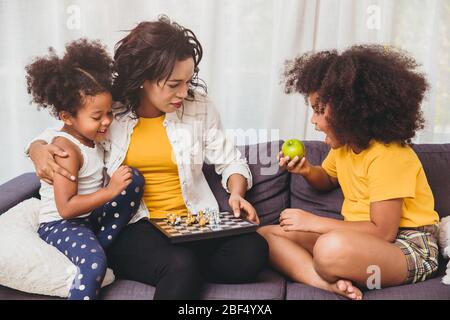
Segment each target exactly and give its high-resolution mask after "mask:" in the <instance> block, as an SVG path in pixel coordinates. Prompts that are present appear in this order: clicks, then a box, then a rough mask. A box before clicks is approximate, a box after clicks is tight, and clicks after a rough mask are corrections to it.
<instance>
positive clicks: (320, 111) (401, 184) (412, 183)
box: [259, 46, 439, 300]
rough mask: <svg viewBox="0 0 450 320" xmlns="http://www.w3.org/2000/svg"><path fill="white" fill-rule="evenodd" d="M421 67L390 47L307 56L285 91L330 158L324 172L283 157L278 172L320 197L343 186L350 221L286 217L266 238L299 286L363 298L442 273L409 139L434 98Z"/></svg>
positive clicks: (426, 194)
mask: <svg viewBox="0 0 450 320" xmlns="http://www.w3.org/2000/svg"><path fill="white" fill-rule="evenodd" d="M416 66H417V64H416V63H415V62H414V60H413V59H411V58H410V57H408V56H406V55H405V54H404V53H402V52H398V51H395V50H389V51H386V50H385V48H384V47H383V46H354V47H351V48H349V49H348V50H346V51H344V52H343V53H340V54H339V53H338V52H337V51H335V50H333V51H322V52H318V53H310V54H305V55H302V56H300V57H298V58H296V59H294V60H293V61H292V62H291V63H288V65H287V69H286V72H285V76H286V92H287V93H290V92H292V91H296V92H299V93H301V94H303V95H304V96H305V98H307V102H309V103H310V105H311V106H312V109H313V111H314V114H313V116H312V118H311V122H312V123H313V124H314V126H315V128H316V130H319V131H322V132H324V133H325V134H326V137H325V143H326V144H327V145H329V146H330V147H331V150H330V152H329V154H328V156H327V157H326V159H325V160H324V161H323V163H322V166H313V165H311V164H310V163H309V162H308V160H307V159H306V158H303V159H298V157H296V158H294V159H289V158H288V157H284V155H283V154H282V153H280V158H279V161H280V166H281V167H286V168H287V170H288V171H289V172H291V173H294V174H299V175H301V176H303V177H304V178H305V179H306V181H308V183H309V184H310V185H311V186H312V187H314V188H316V189H318V190H322V191H327V190H331V189H333V188H336V187H338V186H340V187H341V188H342V192H343V194H344V204H343V206H342V215H343V216H344V221H339V220H335V219H330V218H324V217H320V216H317V215H314V214H312V213H309V212H306V211H304V210H302V209H286V210H284V211H283V212H282V213H281V215H280V224H279V225H273V226H266V227H262V228H261V229H259V232H260V234H262V235H263V236H264V237H265V238H266V240H267V241H268V243H269V248H270V260H271V263H272V265H273V266H274V267H276V268H277V269H279V270H280V271H281V272H283V273H285V274H286V275H288V276H289V277H290V278H291V279H293V280H294V281H297V282H302V283H306V284H309V285H312V286H315V287H318V288H322V289H325V290H328V291H332V292H335V293H338V294H340V295H343V296H345V297H347V298H350V299H358V300H359V299H362V296H363V294H362V291H361V290H360V288H362V287H367V288H374V287H377V285H378V287H380V286H381V287H387V286H395V285H400V284H404V283H414V282H418V281H424V280H426V279H428V278H430V277H432V276H433V275H434V274H435V273H436V271H437V268H438V260H437V259H438V255H439V253H438V247H437V238H436V236H437V235H436V232H437V224H438V222H439V216H438V214H437V213H436V211H434V198H433V194H432V192H431V188H430V186H429V185H428V182H427V178H426V176H425V172H424V170H423V167H422V164H421V163H420V160H419V159H418V157H417V155H416V154H415V153H414V151H413V150H412V149H411V147H410V143H411V138H413V137H414V135H415V132H416V131H417V130H418V129H421V128H422V127H423V123H424V120H423V117H422V113H421V111H420V105H421V102H422V99H423V96H424V93H425V91H426V89H427V83H426V80H425V79H424V77H423V76H422V75H421V74H420V73H418V72H417V71H415V68H416Z"/></svg>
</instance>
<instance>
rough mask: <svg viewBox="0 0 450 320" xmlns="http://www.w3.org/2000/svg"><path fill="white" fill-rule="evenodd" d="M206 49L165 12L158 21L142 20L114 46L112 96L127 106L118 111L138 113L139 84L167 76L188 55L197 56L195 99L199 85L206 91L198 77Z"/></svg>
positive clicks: (191, 92) (191, 91)
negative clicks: (123, 109)
mask: <svg viewBox="0 0 450 320" xmlns="http://www.w3.org/2000/svg"><path fill="white" fill-rule="evenodd" d="M202 56H203V49H202V46H201V44H200V42H199V41H198V40H197V37H196V36H195V34H194V33H193V32H192V31H191V30H189V29H186V28H184V27H182V26H180V25H179V24H177V23H176V22H172V21H170V19H169V18H168V17H167V16H166V15H161V16H159V18H158V20H157V21H145V22H141V23H139V24H138V25H137V26H136V27H135V28H134V29H133V30H131V32H130V33H129V34H128V35H127V36H126V37H125V38H123V39H122V40H120V41H119V42H118V43H117V44H116V46H115V53H114V71H115V72H114V84H113V97H114V100H115V101H120V102H121V103H122V105H123V106H124V107H125V108H126V110H125V111H123V112H120V113H119V114H118V115H122V114H125V113H127V112H128V111H132V112H133V114H134V115H135V116H136V109H137V107H138V106H139V87H140V86H141V85H142V84H143V83H144V81H145V80H151V81H153V80H156V81H162V80H166V79H167V78H168V77H169V76H170V75H171V73H172V71H173V68H174V66H175V63H176V62H177V61H182V60H185V59H188V58H193V60H194V67H195V70H194V76H193V78H192V81H191V83H190V88H189V90H188V99H191V100H192V99H194V89H195V88H197V87H200V88H202V89H203V90H204V91H205V92H206V91H207V88H206V85H205V84H204V83H203V81H202V80H200V79H199V78H198V72H199V68H198V65H199V63H200V61H201V60H202Z"/></svg>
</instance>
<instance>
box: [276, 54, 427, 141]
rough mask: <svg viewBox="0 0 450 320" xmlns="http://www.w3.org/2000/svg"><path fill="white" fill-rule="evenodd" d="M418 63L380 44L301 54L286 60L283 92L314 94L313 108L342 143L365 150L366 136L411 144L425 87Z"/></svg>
mask: <svg viewBox="0 0 450 320" xmlns="http://www.w3.org/2000/svg"><path fill="white" fill-rule="evenodd" d="M417 67H418V64H417V63H416V62H415V60H414V59H413V58H411V57H410V56H408V55H407V54H406V53H405V52H403V51H401V50H398V49H394V48H392V47H390V48H385V47H384V46H381V45H360V46H352V47H350V48H349V49H347V50H345V51H344V52H342V53H341V54H339V53H338V52H337V51H336V50H330V51H321V52H317V53H306V54H304V55H302V56H299V57H297V58H295V59H293V60H290V61H287V62H286V69H285V73H284V84H285V91H286V93H291V92H293V91H294V92H298V93H301V94H303V95H304V96H305V101H306V103H308V100H307V98H308V96H309V95H310V94H312V93H317V94H318V103H317V105H315V106H313V109H314V110H315V112H318V113H323V112H324V109H325V106H326V105H328V106H330V114H331V115H330V116H329V117H328V118H327V120H328V122H329V124H330V126H331V129H332V130H333V132H334V134H335V136H336V138H337V139H338V140H339V142H340V143H341V144H343V145H349V146H356V147H358V148H360V149H366V148H367V147H368V146H369V142H370V140H371V139H375V140H377V141H379V142H382V143H385V144H388V143H391V142H398V143H400V144H402V145H405V144H411V139H412V138H413V137H414V136H415V133H416V131H417V130H419V129H422V128H423V126H424V125H423V124H424V118H423V114H422V111H421V110H420V107H421V102H422V100H423V97H424V94H425V92H426V91H427V89H428V84H427V81H426V79H425V77H424V76H423V75H422V74H421V73H420V72H418V71H417V70H416V68H417Z"/></svg>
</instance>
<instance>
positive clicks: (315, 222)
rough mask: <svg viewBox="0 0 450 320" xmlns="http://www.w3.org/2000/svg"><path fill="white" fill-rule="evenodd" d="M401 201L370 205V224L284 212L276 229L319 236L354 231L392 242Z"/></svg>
mask: <svg viewBox="0 0 450 320" xmlns="http://www.w3.org/2000/svg"><path fill="white" fill-rule="evenodd" d="M402 205H403V199H402V198H400V199H390V200H384V201H376V202H372V203H371V204H370V221H340V220H336V219H332V218H324V217H320V216H317V215H314V214H312V213H309V212H306V211H304V210H301V209H286V210H284V211H283V213H282V214H281V216H280V226H282V227H283V228H284V229H285V230H286V231H294V230H295V231H306V232H316V233H320V234H324V233H328V232H330V231H334V230H354V231H359V232H364V233H369V234H372V235H374V236H376V237H378V238H381V239H383V240H386V241H389V242H393V241H394V240H395V239H396V237H397V232H398V228H399V225H400V218H401V216H402Z"/></svg>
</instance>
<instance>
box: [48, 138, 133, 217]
mask: <svg viewBox="0 0 450 320" xmlns="http://www.w3.org/2000/svg"><path fill="white" fill-rule="evenodd" d="M53 143H54V144H55V145H56V146H58V147H60V148H62V149H64V150H66V152H67V154H68V155H69V156H68V157H67V158H56V162H57V164H58V165H61V166H63V167H65V168H67V169H68V171H69V172H71V174H72V175H74V176H78V171H79V169H80V168H81V166H82V163H83V159H82V156H81V153H80V151H79V150H77V147H75V146H74V145H73V144H72V143H71V142H70V141H68V140H67V139H65V138H56V139H55V141H54V142H53ZM122 168H124V167H121V168H119V169H118V170H117V171H120V170H122V171H120V172H119V173H120V176H119V177H114V176H115V175H116V173H114V175H113V177H112V178H111V181H110V183H109V185H108V187H106V188H100V189H99V190H98V191H96V192H94V193H91V194H85V195H79V194H78V182H77V181H71V180H67V179H66V178H65V177H63V176H62V175H60V174H55V175H54V179H53V188H54V192H55V202H56V208H57V209H58V212H59V214H60V215H61V217H62V218H64V219H73V218H76V217H78V216H80V215H83V214H86V213H88V212H91V211H92V210H94V209H96V208H98V207H100V206H102V205H104V204H105V203H106V202H108V201H110V200H112V199H113V198H114V197H115V196H116V195H117V194H119V193H120V192H121V191H122V190H124V189H125V188H126V186H127V185H128V184H129V183H130V182H131V172H130V170H127V172H125V170H124V169H122ZM125 168H126V167H125Z"/></svg>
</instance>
